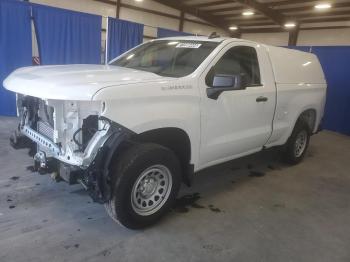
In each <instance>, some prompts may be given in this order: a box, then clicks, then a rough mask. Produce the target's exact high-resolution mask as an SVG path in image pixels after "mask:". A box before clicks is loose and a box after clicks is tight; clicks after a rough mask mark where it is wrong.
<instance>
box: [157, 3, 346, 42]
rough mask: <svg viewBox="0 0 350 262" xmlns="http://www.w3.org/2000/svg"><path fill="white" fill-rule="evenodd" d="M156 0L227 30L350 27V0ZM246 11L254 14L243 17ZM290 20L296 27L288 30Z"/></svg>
mask: <svg viewBox="0 0 350 262" xmlns="http://www.w3.org/2000/svg"><path fill="white" fill-rule="evenodd" d="M155 1H156V2H159V3H162V4H165V5H167V6H170V7H173V8H176V9H179V10H181V11H183V12H185V13H189V14H191V15H194V16H197V17H199V18H201V19H203V20H205V21H207V22H209V23H211V24H213V25H215V26H218V27H220V28H222V29H225V30H228V28H229V27H230V26H238V28H239V30H237V32H232V34H233V35H234V34H238V35H239V34H240V33H249V32H252V33H256V32H283V31H289V32H291V35H292V34H293V33H292V31H298V30H300V29H303V30H308V29H325V28H330V29H334V28H344V27H350V0H318V1H313V0H311V1H310V0H309V1H307V0H176V1H174V0H155ZM320 3H330V4H331V5H332V7H331V8H330V9H326V10H317V9H315V5H316V4H320ZM246 10H252V11H254V15H252V16H243V15H242V12H244V11H246ZM288 22H293V23H296V27H295V28H292V29H286V28H285V26H284V25H285V24H286V23H288Z"/></svg>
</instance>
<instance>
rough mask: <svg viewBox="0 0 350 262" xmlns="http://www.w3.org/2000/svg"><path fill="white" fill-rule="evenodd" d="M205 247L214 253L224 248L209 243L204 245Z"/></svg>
mask: <svg viewBox="0 0 350 262" xmlns="http://www.w3.org/2000/svg"><path fill="white" fill-rule="evenodd" d="M202 247H203V249H205V250H208V251H210V252H213V253H217V252H221V251H222V248H221V247H219V246H217V245H212V244H207V245H203V246H202Z"/></svg>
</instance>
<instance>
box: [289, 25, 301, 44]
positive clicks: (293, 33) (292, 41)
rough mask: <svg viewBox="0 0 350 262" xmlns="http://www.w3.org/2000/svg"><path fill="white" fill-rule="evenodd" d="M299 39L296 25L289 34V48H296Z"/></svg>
mask: <svg viewBox="0 0 350 262" xmlns="http://www.w3.org/2000/svg"><path fill="white" fill-rule="evenodd" d="M298 37H299V25H297V26H296V27H295V28H293V30H291V31H290V32H289V39H288V45H289V46H296V45H297V42H298Z"/></svg>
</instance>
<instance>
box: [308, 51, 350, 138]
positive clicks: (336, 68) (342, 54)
mask: <svg viewBox="0 0 350 262" xmlns="http://www.w3.org/2000/svg"><path fill="white" fill-rule="evenodd" d="M312 52H313V53H314V54H316V55H317V56H318V58H319V60H320V62H321V64H322V67H323V70H324V72H325V75H326V79H327V83H328V89H327V102H326V108H325V116H324V119H323V124H324V128H325V129H328V130H332V131H336V132H339V133H342V134H346V135H350V77H349V61H350V47H349V46H334V47H330V46H326V47H312Z"/></svg>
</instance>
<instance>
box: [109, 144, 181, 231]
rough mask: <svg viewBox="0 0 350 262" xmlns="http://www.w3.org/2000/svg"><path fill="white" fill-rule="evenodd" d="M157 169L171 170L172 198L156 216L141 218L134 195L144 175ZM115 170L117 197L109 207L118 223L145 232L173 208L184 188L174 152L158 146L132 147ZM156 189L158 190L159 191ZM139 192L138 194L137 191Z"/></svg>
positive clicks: (169, 193) (113, 167)
mask: <svg viewBox="0 0 350 262" xmlns="http://www.w3.org/2000/svg"><path fill="white" fill-rule="evenodd" d="M155 166H161V167H164V166H165V167H166V169H167V171H170V177H171V180H172V186H171V187H170V186H169V190H167V192H168V193H167V194H168V196H167V197H164V201H163V200H161V201H162V202H161V206H160V204H159V205H158V206H157V210H156V211H154V213H152V214H149V215H148V214H147V215H145V214H142V215H140V214H139V213H138V212H137V211H135V210H137V208H135V205H134V204H132V201H133V200H134V198H132V195H133V192H135V190H134V191H133V188H134V185H135V184H136V183H137V182H138V181H139V178H141V177H142V174H144V172H145V171H147V170H148V169H149V168H152V167H155ZM111 171H112V173H113V176H114V177H113V178H114V181H115V182H114V188H113V195H112V199H111V200H110V201H108V202H107V203H106V204H105V207H106V210H107V213H108V214H109V216H110V217H111V218H112V219H113V220H114V221H116V222H118V223H120V224H122V225H123V226H125V227H127V228H130V229H141V228H145V227H147V226H150V225H152V224H154V223H156V222H157V221H158V220H159V219H160V218H161V217H162V216H163V215H164V214H165V213H167V211H168V210H169V209H170V208H171V207H172V205H173V204H174V201H175V199H176V196H177V194H178V191H179V189H180V184H181V166H180V163H179V160H178V159H177V157H176V156H175V154H174V153H173V152H172V151H171V150H169V149H168V148H166V147H163V146H160V145H157V144H135V145H132V146H131V147H130V148H128V149H127V150H126V151H125V152H124V153H123V155H122V156H121V157H120V159H119V160H118V161H117V163H115V164H114V166H112V167H111ZM158 175H159V174H158ZM160 177H161V175H160ZM168 177H169V175H168ZM141 181H143V180H141ZM140 183H141V182H140ZM156 184H159V183H156ZM156 189H157V190H158V188H156ZM136 192H138V191H137V190H136ZM158 199H159V197H158ZM147 201H148V200H147ZM133 203H135V202H133ZM142 203H143V202H142ZM152 203H153V202H152Z"/></svg>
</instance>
